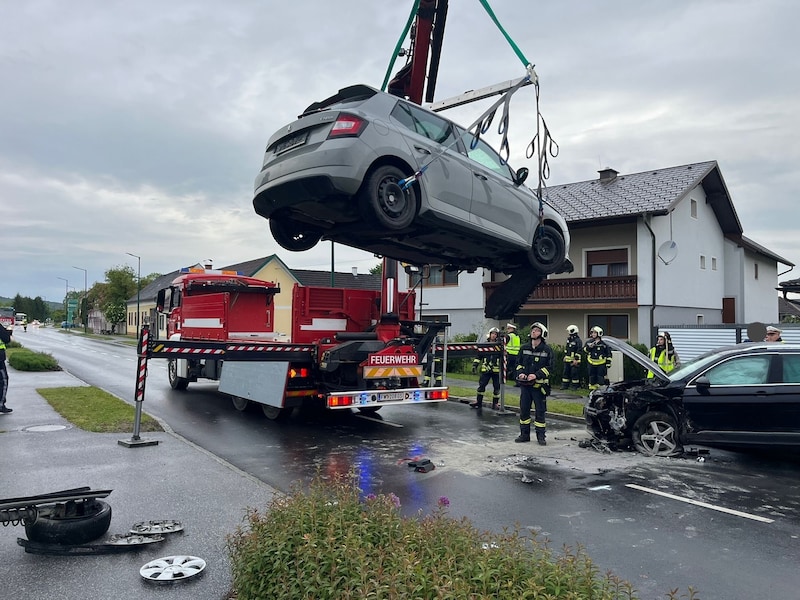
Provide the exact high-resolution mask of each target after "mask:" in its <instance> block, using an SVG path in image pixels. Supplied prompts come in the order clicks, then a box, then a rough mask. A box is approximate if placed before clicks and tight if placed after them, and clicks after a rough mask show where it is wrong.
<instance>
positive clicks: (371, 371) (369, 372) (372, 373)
mask: <svg viewBox="0 0 800 600" xmlns="http://www.w3.org/2000/svg"><path fill="white" fill-rule="evenodd" d="M383 377H422V366H421V365H413V366H394V367H364V379H381V378H383Z"/></svg>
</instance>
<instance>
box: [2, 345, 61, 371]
mask: <svg viewBox="0 0 800 600" xmlns="http://www.w3.org/2000/svg"><path fill="white" fill-rule="evenodd" d="M6 356H8V364H10V365H11V366H12V367H14V368H15V369H16V370H17V371H60V370H61V367H59V366H58V361H57V360H56V359H55V358H53V357H52V356H51V355H50V354H46V353H44V352H34V351H33V350H28V349H27V348H22V347H20V346H16V347H15V346H11V345H9V347H8V348H7V349H6Z"/></svg>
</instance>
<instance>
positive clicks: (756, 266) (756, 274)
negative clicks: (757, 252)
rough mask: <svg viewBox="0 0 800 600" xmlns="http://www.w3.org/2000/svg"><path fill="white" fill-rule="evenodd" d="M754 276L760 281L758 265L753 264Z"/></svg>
mask: <svg viewBox="0 0 800 600" xmlns="http://www.w3.org/2000/svg"><path fill="white" fill-rule="evenodd" d="M753 275H755V278H756V279H758V263H754V264H753Z"/></svg>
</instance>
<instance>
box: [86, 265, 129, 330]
mask: <svg viewBox="0 0 800 600" xmlns="http://www.w3.org/2000/svg"><path fill="white" fill-rule="evenodd" d="M105 278H106V281H105V283H104V284H102V287H101V288H98V290H97V294H98V295H99V296H100V297H101V298H102V299H101V301H100V305H99V306H100V310H102V311H103V315H105V317H106V319H107V320H108V322H109V323H112V324H117V323H120V322H122V321H124V320H125V313H126V306H127V302H128V298H130V297H131V296H134V295H135V294H136V272H135V271H134V270H133V267H130V266H128V265H119V266H116V267H114V268H112V269H109V270H108V271H106V272H105ZM95 287H97V286H92V289H93V290H94V289H95Z"/></svg>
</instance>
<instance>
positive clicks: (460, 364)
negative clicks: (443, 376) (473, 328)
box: [447, 333, 485, 373]
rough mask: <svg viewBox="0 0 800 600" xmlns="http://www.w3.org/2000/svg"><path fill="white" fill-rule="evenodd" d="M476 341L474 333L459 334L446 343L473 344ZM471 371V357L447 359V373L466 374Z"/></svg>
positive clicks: (476, 337)
mask: <svg viewBox="0 0 800 600" xmlns="http://www.w3.org/2000/svg"><path fill="white" fill-rule="evenodd" d="M477 340H478V336H477V334H475V333H461V334H458V335H456V336H454V337H453V338H452V339H450V340H447V341H448V343H450V344H458V343H461V342H475V341H477ZM484 341H485V340H484ZM471 370H472V357H468V358H448V359H447V371H448V372H451V371H452V372H453V373H466V372H467V371H471Z"/></svg>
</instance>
